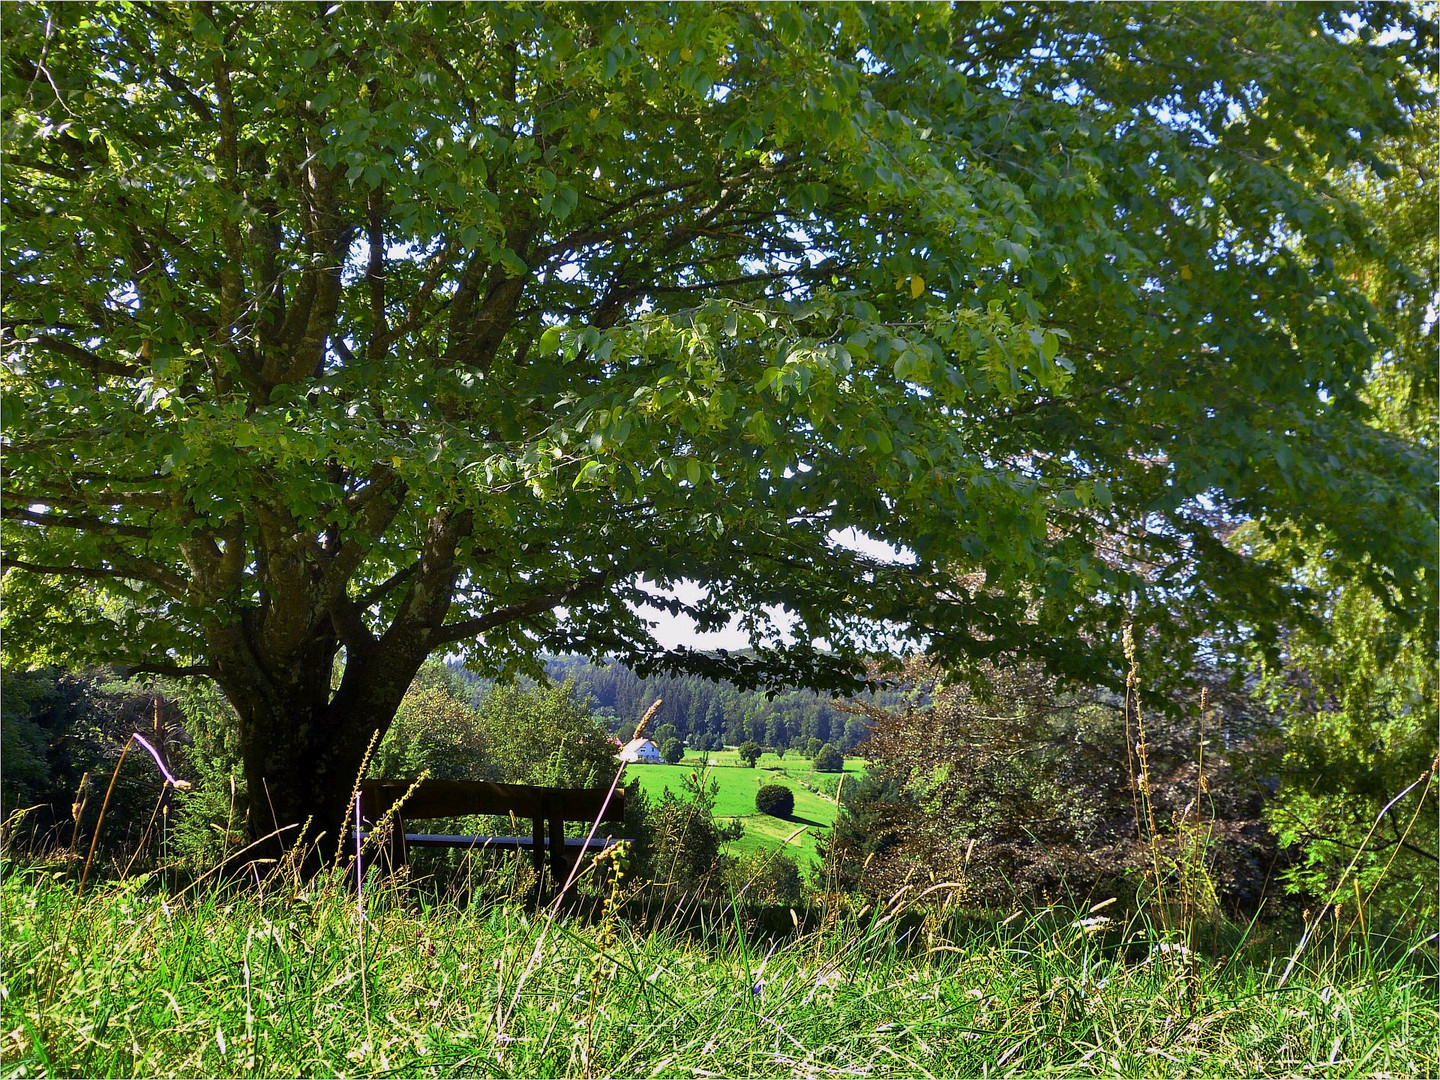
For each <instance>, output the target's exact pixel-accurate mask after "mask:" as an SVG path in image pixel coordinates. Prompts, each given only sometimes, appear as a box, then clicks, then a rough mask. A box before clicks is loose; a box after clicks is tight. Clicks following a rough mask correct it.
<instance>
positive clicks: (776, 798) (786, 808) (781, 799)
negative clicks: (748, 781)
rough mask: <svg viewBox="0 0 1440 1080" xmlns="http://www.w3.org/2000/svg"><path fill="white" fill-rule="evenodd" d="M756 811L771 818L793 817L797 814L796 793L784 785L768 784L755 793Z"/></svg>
mask: <svg viewBox="0 0 1440 1080" xmlns="http://www.w3.org/2000/svg"><path fill="white" fill-rule="evenodd" d="M755 809H756V810H759V811H760V813H762V814H769V815H770V816H771V817H778V818H788V817H792V816H793V815H794V813H795V793H794V792H793V791H791V790H790V789H789V788H788V787H786V786H785V785H784V784H766V785H764V786H763V787H761V788H760V790H759V791H757V792H755Z"/></svg>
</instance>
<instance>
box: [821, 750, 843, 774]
mask: <svg viewBox="0 0 1440 1080" xmlns="http://www.w3.org/2000/svg"><path fill="white" fill-rule="evenodd" d="M844 769H845V755H844V754H842V753H840V751H839V750H836V749H835V747H834V746H832V745H830V743H826V744H825V745H824V746H822V747H821V748H820V752H819V753H818V754H816V755H815V771H816V772H843V771H844Z"/></svg>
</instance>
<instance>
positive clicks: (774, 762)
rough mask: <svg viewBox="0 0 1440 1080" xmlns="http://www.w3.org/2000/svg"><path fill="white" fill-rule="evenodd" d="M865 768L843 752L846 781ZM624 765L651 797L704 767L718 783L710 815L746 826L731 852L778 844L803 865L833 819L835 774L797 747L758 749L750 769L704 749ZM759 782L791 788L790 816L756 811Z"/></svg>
mask: <svg viewBox="0 0 1440 1080" xmlns="http://www.w3.org/2000/svg"><path fill="white" fill-rule="evenodd" d="M707 762H708V763H709V764H708V765H707ZM864 769H865V763H864V762H863V761H861V760H859V759H858V758H847V759H846V760H845V775H846V776H847V777H849V779H848V780H847V781H846V783H851V782H853V781H854V780H855V779H856V778H857V777H858V776H859V775H860V774H861V773H862V772H863V771H864ZM625 771H626V776H627V777H632V778H638V779H639V781H640V783H641V785H642V787H643V788H644V790H645V792H646V794H648V795H650V796H652V797H658V796H659V795H660V793H661V792H662V791H664V790H666V789H667V788H668V789H670V790H672V791H675V792H677V793H678V792H679V791H681V789H682V785H683V784H684V782H685V777H687V776H688V775H689V774H690V773H691V772H692V771H699V772H703V773H704V775H705V776H706V778H707V779H708V780H713V781H714V782H715V783H716V785H717V786H718V787H719V790H718V792H717V793H716V796H715V817H716V818H717V819H719V820H722V821H738V822H740V824H742V825H743V826H744V827H745V835H744V836H742V837H741V838H740V839H739V840H736V841H733V842H732V843H731V844H730V845H729V846H728V848H727V850H728V851H729V852H730V854H732V855H743V854H747V853H749V852H752V851H774V850H775V849H777V848H783V849H784V850H785V852H786V854H788V855H789V856H790V857H791V858H793V859H795V860H796V861H797V862H798V863H799V864H800V865H801V866H802V867H805V866H813V865H817V864H818V863H819V861H820V855H819V852H818V850H817V845H818V844H819V841H820V839H821V837H823V835H824V833H825V830H827V829H828V828H829V827H830V826H831V825H832V824H834V821H835V813H836V808H835V799H834V796H833V794H832V793H833V792H834V790H835V786H836V784H837V783H838V782H839V780H840V774H839V773H818V772H816V771H815V770H814V768H813V766H812V764H811V761H810V759H809V758H806V757H803V756H801V755H800V754H796V753H789V754H786V755H785V756H784V757H783V758H781V757H777V756H776V755H775V754H762V755H761V756H760V760H759V761H758V762H757V763H756V767H755V768H753V769H752V768H749V767H748V766H746V765H745V764H744V763H743V762H742V761H741V760H740V755H739V754H737V753H736V752H735V751H733V750H717V751H712V752H710V753H709V754H701V753H696V752H694V751H692V752H690V753H688V754H686V756H685V759H684V761H682V762H681V763H680V764H679V765H628V766H626V770H625ZM762 784H784V785H785V786H786V787H788V788H790V789H791V790H792V791H793V792H794V793H795V815H794V818H793V819H792V820H780V819H778V818H773V817H769V816H768V815H765V814H761V813H759V812H758V811H756V809H755V792H756V790H757V789H758V788H759V787H760V785H762ZM802 827H803V828H802Z"/></svg>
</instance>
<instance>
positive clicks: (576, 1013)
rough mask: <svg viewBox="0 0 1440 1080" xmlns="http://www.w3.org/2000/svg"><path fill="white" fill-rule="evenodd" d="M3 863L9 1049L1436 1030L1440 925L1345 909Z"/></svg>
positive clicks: (385, 1049) (1055, 1049) (896, 1040)
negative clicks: (1347, 918) (365, 884)
mask: <svg viewBox="0 0 1440 1080" xmlns="http://www.w3.org/2000/svg"><path fill="white" fill-rule="evenodd" d="M6 870H7V872H6V874H5V878H4V882H3V887H0V899H3V930H4V934H3V937H4V942H5V965H4V973H3V982H0V1018H3V1034H0V1058H3V1070H4V1075H5V1076H7V1077H36V1076H385V1075H389V1076H416V1077H448V1076H587V1077H590V1076H613V1075H619V1076H695V1077H707V1076H792V1075H803V1076H811V1077H832V1076H833V1077H840V1076H847V1077H851V1076H859V1077H901V1076H904V1077H917V1076H1044V1075H1065V1076H1301V1075H1303V1076H1311V1077H1314V1076H1318V1077H1349V1076H1390V1077H1399V1076H1428V1075H1433V1071H1434V1066H1435V1061H1436V1055H1437V1037H1440V1033H1437V1010H1436V1004H1437V1001H1436V980H1435V971H1434V954H1433V940H1432V941H1431V942H1430V943H1429V944H1428V945H1422V946H1418V947H1417V946H1415V945H1413V944H1407V943H1405V942H1395V941H1386V940H1384V939H1381V938H1379V937H1373V936H1372V937H1371V938H1364V939H1362V938H1361V937H1360V936H1359V935H1358V934H1355V933H1345V932H1344V931H1345V930H1346V924H1344V923H1343V922H1337V921H1335V920H1328V919H1327V920H1326V922H1325V924H1323V925H1321V926H1320V927H1319V929H1318V930H1317V931H1316V932H1315V933H1313V934H1312V935H1311V936H1310V937H1309V939H1308V942H1307V946H1306V949H1305V951H1303V952H1301V953H1298V954H1297V953H1296V952H1295V950H1294V945H1293V941H1287V942H1283V943H1282V942H1281V941H1279V940H1277V939H1273V938H1272V939H1269V940H1263V938H1264V935H1265V934H1268V933H1269V931H1265V932H1263V933H1259V934H1254V935H1250V936H1249V937H1248V940H1246V934H1245V928H1243V927H1242V928H1235V929H1236V930H1237V932H1238V934H1239V937H1238V938H1235V939H1230V940H1229V941H1228V943H1227V944H1226V945H1225V946H1224V947H1222V948H1219V949H1214V950H1211V951H1205V950H1203V949H1202V948H1201V947H1200V946H1199V945H1198V944H1197V945H1196V949H1195V951H1191V949H1190V948H1187V947H1186V946H1184V945H1183V944H1182V943H1181V941H1180V940H1179V937H1178V936H1177V935H1175V934H1167V933H1165V932H1164V931H1163V930H1161V929H1160V928H1159V927H1157V926H1156V925H1155V924H1154V923H1152V922H1151V921H1150V920H1149V919H1148V918H1147V914H1146V912H1144V911H1140V912H1131V913H1128V914H1127V913H1124V912H1121V911H1118V910H1116V907H1115V906H1113V905H1112V906H1110V907H1108V908H1106V909H1105V910H1104V911H1103V912H1102V913H1095V911H1094V909H1093V908H1090V909H1087V908H1080V909H1055V908H1048V909H1041V910H1037V911H1033V912H1015V913H1013V914H1012V915H1011V916H1009V917H1007V918H1004V919H1001V918H999V917H998V916H997V917H995V918H991V919H988V920H977V919H976V918H974V917H968V918H967V917H961V916H959V915H957V913H956V912H955V911H954V910H953V909H950V908H948V907H947V905H946V904H945V903H944V900H945V894H944V892H943V891H939V892H935V893H932V894H931V895H930V896H928V897H926V898H924V904H925V905H928V906H918V907H917V906H915V905H913V904H912V903H911V902H910V900H911V897H908V896H899V897H896V898H894V899H893V900H892V902H891V903H889V904H881V905H879V906H878V907H872V906H861V907H858V908H857V907H856V906H854V905H851V904H849V903H842V905H841V906H839V907H834V908H829V909H815V910H811V911H809V912H807V913H806V914H805V915H803V916H801V915H797V916H796V917H795V920H794V922H795V923H796V924H798V925H790V926H789V927H788V932H785V933H777V932H775V931H774V929H773V928H772V930H771V932H770V933H769V934H768V935H767V934H762V933H761V932H760V931H759V930H758V929H757V923H756V921H754V920H752V919H751V918H750V917H749V916H748V915H746V914H744V913H741V912H737V911H736V910H735V909H733V908H731V907H729V906H728V905H725V904H718V905H716V906H714V907H712V908H709V909H704V910H700V911H691V912H689V913H688V915H687V916H686V917H685V918H683V919H681V918H670V919H668V920H667V919H661V920H659V921H658V922H655V921H649V922H642V921H641V920H640V917H639V914H640V912H641V910H642V909H643V907H644V901H643V898H639V899H636V898H631V899H630V900H629V902H628V903H627V902H622V901H623V899H624V898H621V897H615V898H613V899H614V900H615V901H616V902H615V903H613V904H612V905H611V906H610V907H609V908H608V909H606V911H605V912H604V913H603V914H599V915H597V914H595V913H594V912H591V913H590V914H589V915H588V916H586V915H577V914H574V913H571V914H567V915H564V916H561V917H554V916H553V912H550V911H542V912H540V913H538V914H537V913H534V912H530V911H527V910H525V909H524V908H522V907H520V906H518V905H515V904H512V903H509V902H505V901H495V902H486V903H481V902H476V903H472V904H469V905H459V904H455V903H452V902H448V901H443V902H438V903H437V902H436V901H435V900H434V899H433V898H432V899H428V900H427V899H426V898H425V897H424V894H423V893H416V892H412V891H407V890H405V889H397V888H392V887H376V886H374V885H372V886H371V887H370V888H368V889H367V891H366V894H365V896H364V900H363V905H358V904H357V901H356V898H355V895H354V893H353V891H351V890H349V889H348V888H346V886H345V885H344V884H342V883H341V881H340V879H334V878H332V879H330V880H328V881H325V880H322V881H319V882H311V883H308V884H306V883H302V882H301V881H299V880H298V879H294V880H290V879H286V878H285V877H284V876H283V875H274V876H272V878H271V879H270V880H269V881H267V882H265V883H264V884H263V885H262V886H261V887H259V888H256V887H254V886H253V885H252V886H251V887H248V888H245V889H243V890H235V891H227V890H223V889H215V888H204V889H200V890H198V891H191V892H190V893H189V894H185V893H182V892H179V891H175V892H172V891H168V890H166V889H164V888H161V887H160V883H159V882H158V880H157V879H156V878H154V877H152V876H148V875H147V876H145V877H141V878H135V879H132V880H130V881H128V882H124V883H110V884H104V885H102V886H99V887H96V888H94V889H93V890H92V891H91V892H89V893H87V894H85V895H83V896H77V892H76V888H75V885H74V882H73V880H66V879H64V878H63V877H62V876H61V875H59V874H53V873H49V872H45V871H41V870H38V869H28V870H27V869H17V868H16V867H15V866H13V865H12V866H9V867H7V868H6ZM652 913H653V912H652ZM789 923H790V920H789V919H786V920H784V921H783V923H782V924H780V925H782V926H783V925H786V924H789ZM1331 923H1333V924H1334V925H1330V924H1331Z"/></svg>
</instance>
